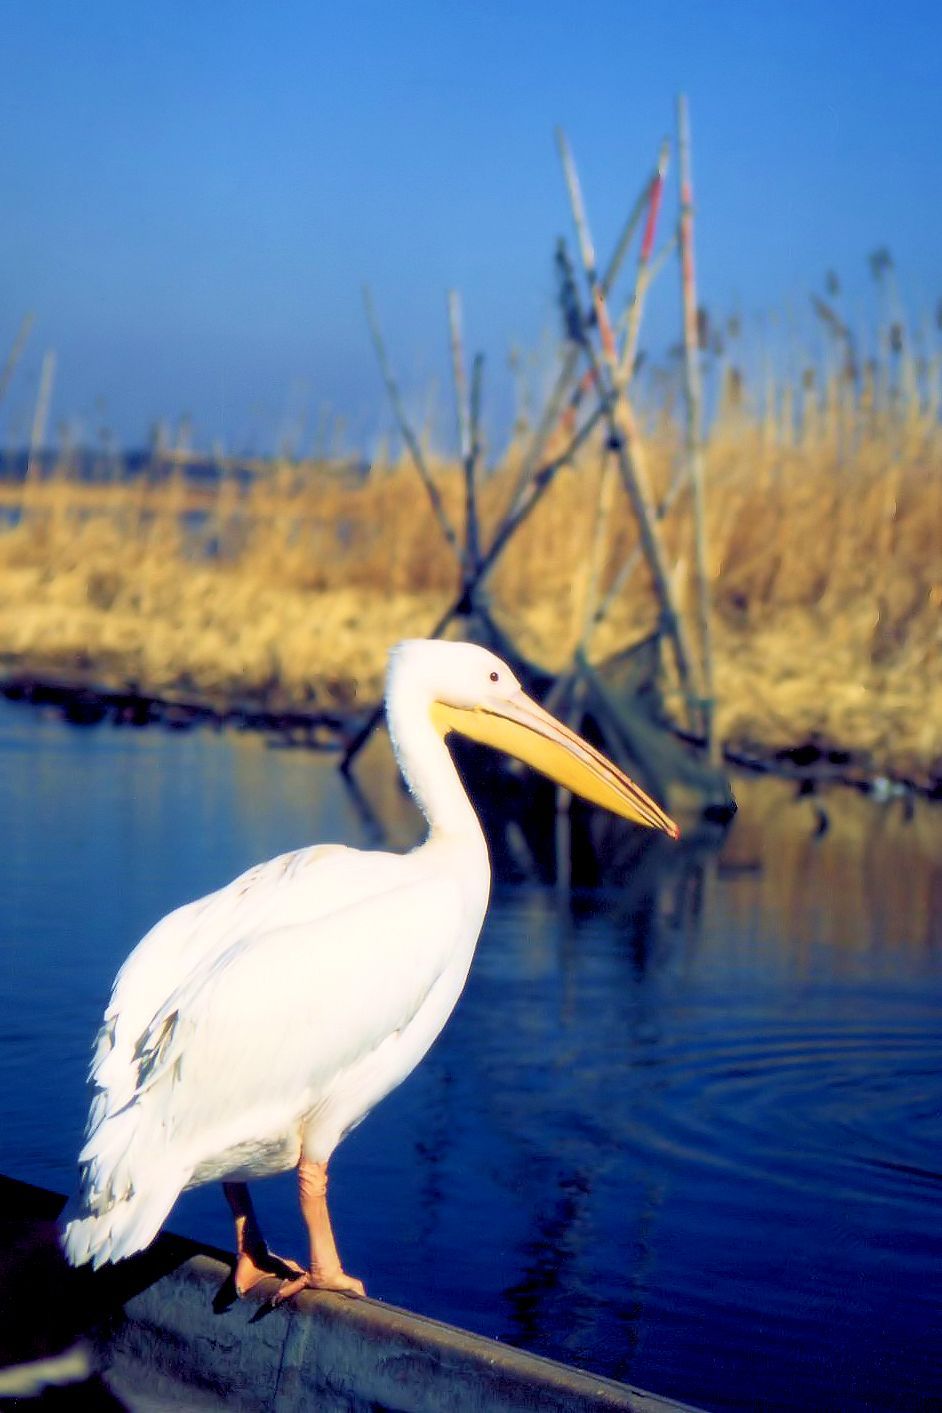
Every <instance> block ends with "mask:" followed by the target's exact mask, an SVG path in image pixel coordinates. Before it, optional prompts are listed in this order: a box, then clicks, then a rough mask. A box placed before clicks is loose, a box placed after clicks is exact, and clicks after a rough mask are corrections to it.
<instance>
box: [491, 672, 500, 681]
mask: <svg viewBox="0 0 942 1413" xmlns="http://www.w3.org/2000/svg"><path fill="white" fill-rule="evenodd" d="M491 681H492V682H499V681H500V673H499V672H492V673H491Z"/></svg>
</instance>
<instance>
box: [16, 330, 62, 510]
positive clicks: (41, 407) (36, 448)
mask: <svg viewBox="0 0 942 1413" xmlns="http://www.w3.org/2000/svg"><path fill="white" fill-rule="evenodd" d="M55 380H56V355H55V353H54V352H53V350H52V349H48V350H47V351H46V352H45V353H44V354H43V361H42V366H41V368H40V371H39V389H38V391H37V393H36V406H35V408H34V410H33V425H32V428H31V430H30V434H29V453H28V456H27V461H26V479H25V481H24V483H23V493H24V494H23V499H24V509H25V502H26V501H27V500H28V499H29V497H30V494H31V491H32V488H33V486H34V484H35V482H36V480H37V479H38V476H39V457H40V453H41V451H42V448H43V443H44V442H45V439H46V422H47V421H48V418H49V404H50V403H51V401H52V388H53V384H54V383H55Z"/></svg>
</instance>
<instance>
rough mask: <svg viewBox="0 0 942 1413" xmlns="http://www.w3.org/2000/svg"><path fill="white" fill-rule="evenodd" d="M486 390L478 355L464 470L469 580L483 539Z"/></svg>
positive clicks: (482, 368) (473, 366) (473, 380)
mask: <svg viewBox="0 0 942 1413" xmlns="http://www.w3.org/2000/svg"><path fill="white" fill-rule="evenodd" d="M483 389H484V355H483V354H482V353H476V354H475V355H474V362H473V363H472V365H471V399H470V404H469V408H468V429H469V433H470V442H469V444H468V461H467V466H466V469H465V519H466V523H467V528H466V532H465V551H466V554H467V560H468V574H469V577H470V575H471V574H473V573H474V571H475V570H476V569H477V567H478V563H479V562H480V558H481V536H480V529H479V526H478V503H477V478H478V472H479V469H480V465H481V398H482V395H483Z"/></svg>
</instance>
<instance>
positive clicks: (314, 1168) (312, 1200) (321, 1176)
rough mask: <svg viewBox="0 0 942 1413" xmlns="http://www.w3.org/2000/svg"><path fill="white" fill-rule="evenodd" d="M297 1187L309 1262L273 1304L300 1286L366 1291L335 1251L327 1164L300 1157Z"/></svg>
mask: <svg viewBox="0 0 942 1413" xmlns="http://www.w3.org/2000/svg"><path fill="white" fill-rule="evenodd" d="M298 1190H299V1192H300V1196H301V1214H302V1216H303V1217H304V1220H305V1222H306V1224H307V1230H308V1236H309V1237H310V1239H311V1266H310V1269H309V1270H307V1271H305V1272H304V1273H303V1274H302V1275H300V1276H298V1278H297V1279H296V1280H293V1281H286V1282H285V1284H284V1285H283V1286H282V1287H281V1289H280V1290H279V1291H278V1293H277V1295H276V1296H275V1298H274V1300H273V1301H272V1304H273V1305H280V1304H281V1302H282V1301H283V1300H290V1299H291V1297H292V1295H297V1293H298V1291H299V1290H342V1291H345V1292H346V1293H347V1294H348V1295H365V1294H366V1290H365V1289H364V1286H363V1282H362V1281H358V1280H357V1279H356V1278H355V1277H354V1276H348V1275H347V1273H346V1271H345V1270H344V1269H343V1267H342V1266H341V1264H340V1257H339V1256H338V1255H337V1247H336V1244H335V1242H334V1233H333V1230H332V1229H331V1225H330V1215H329V1213H328V1211H327V1164H326V1163H312V1162H310V1161H309V1160H308V1159H307V1158H302V1159H301V1162H300V1163H299V1164H298Z"/></svg>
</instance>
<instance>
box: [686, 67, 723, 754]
mask: <svg viewBox="0 0 942 1413" xmlns="http://www.w3.org/2000/svg"><path fill="white" fill-rule="evenodd" d="M677 146H678V157H679V160H678V175H679V180H680V226H679V239H680V270H681V285H682V292H683V307H684V392H685V398H686V404H687V439H686V456H687V467H688V472H689V476H690V487H691V491H692V495H693V521H694V556H695V566H696V576H697V619H698V627H699V636H700V649H701V654H702V657H701V663H702V670H703V675H702V680H703V700H702V703H701V716H702V720H703V735H704V737H705V739H706V745H707V754H708V756H709V759H710V761H711V762H714V763H715V762H716V760H717V741H716V731H715V725H714V707H715V702H714V697H713V641H712V639H713V634H712V622H711V617H712V606H711V602H710V575H709V567H708V552H707V528H706V505H705V499H704V487H703V480H704V478H703V394H702V386H701V381H700V338H699V327H698V319H697V283H696V273H695V269H694V259H693V178H692V175H691V168H690V118H689V114H688V111H687V99H686V96H685V95H684V94H681V95H680V97H679V98H678V99H677Z"/></svg>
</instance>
